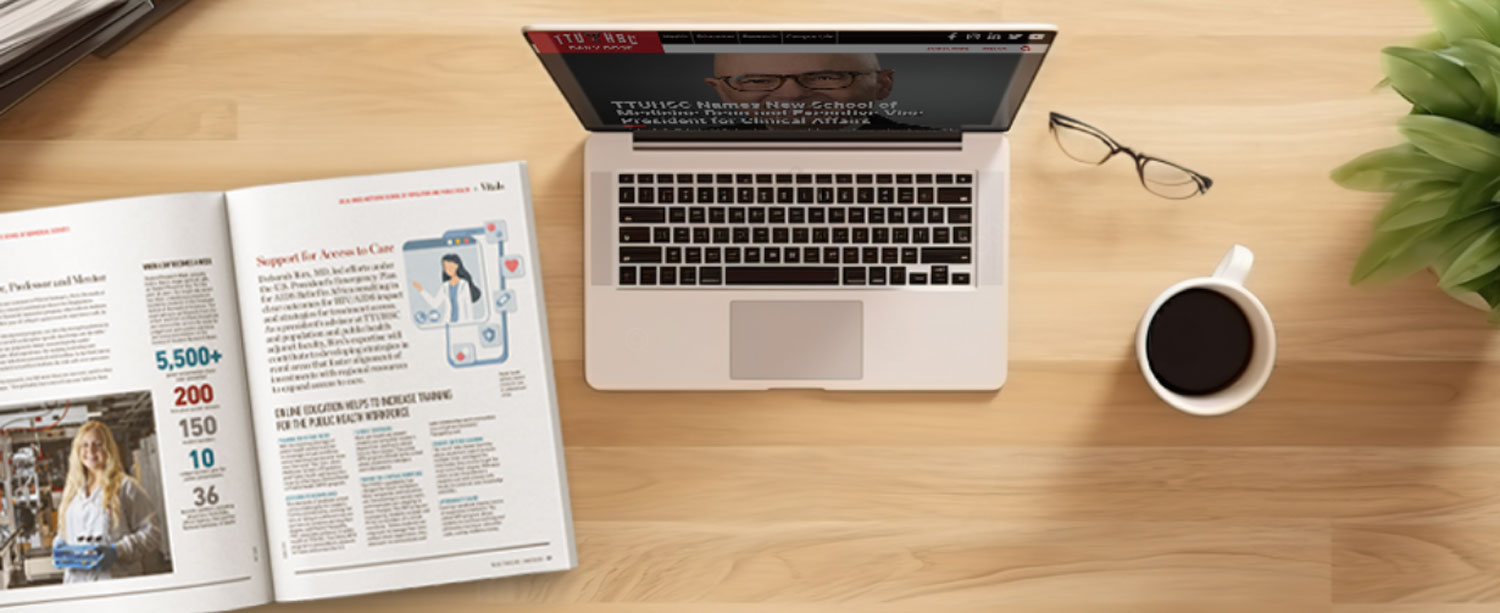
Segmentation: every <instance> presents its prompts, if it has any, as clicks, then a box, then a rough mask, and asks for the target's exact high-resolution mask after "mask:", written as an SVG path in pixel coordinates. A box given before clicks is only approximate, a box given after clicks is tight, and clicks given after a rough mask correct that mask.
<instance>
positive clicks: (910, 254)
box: [901, 247, 917, 264]
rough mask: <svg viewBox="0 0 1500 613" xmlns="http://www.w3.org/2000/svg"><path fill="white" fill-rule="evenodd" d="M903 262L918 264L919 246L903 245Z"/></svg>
mask: <svg viewBox="0 0 1500 613" xmlns="http://www.w3.org/2000/svg"><path fill="white" fill-rule="evenodd" d="M901 263H902V264H916V263H917V248H916V247H902V248H901Z"/></svg>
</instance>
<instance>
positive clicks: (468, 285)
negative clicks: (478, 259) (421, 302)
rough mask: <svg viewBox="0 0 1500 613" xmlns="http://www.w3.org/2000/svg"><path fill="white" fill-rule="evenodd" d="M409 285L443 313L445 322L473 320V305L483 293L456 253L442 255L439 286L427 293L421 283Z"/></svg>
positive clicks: (414, 282)
mask: <svg viewBox="0 0 1500 613" xmlns="http://www.w3.org/2000/svg"><path fill="white" fill-rule="evenodd" d="M411 285H412V287H415V288H417V293H419V294H421V295H422V298H423V299H425V300H426V301H427V306H429V307H432V308H434V309H437V311H438V312H439V313H442V314H443V317H444V321H445V322H446V323H460V322H466V321H473V320H474V308H475V305H478V304H479V298H480V297H481V296H482V295H483V292H480V291H479V288H478V287H475V286H474V279H473V278H472V277H470V276H469V271H468V270H467V269H465V268H464V262H463V260H461V259H459V257H458V254H456V253H449V254H447V255H444V256H443V284H442V286H441V287H439V288H438V289H436V290H435V291H433V292H431V293H428V292H427V291H426V290H424V289H422V284H421V283H418V282H416V281H412V282H411Z"/></svg>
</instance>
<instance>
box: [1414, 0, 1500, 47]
mask: <svg viewBox="0 0 1500 613" xmlns="http://www.w3.org/2000/svg"><path fill="white" fill-rule="evenodd" d="M1422 6H1423V7H1425V8H1426V9H1427V14H1428V15H1429V16H1431V17H1432V22H1433V23H1435V24H1437V27H1438V31H1439V32H1442V33H1443V37H1445V38H1447V39H1448V40H1450V41H1455V40H1461V39H1465V38H1487V37H1488V33H1487V32H1486V30H1487V29H1488V27H1489V26H1490V25H1491V24H1489V23H1486V18H1488V19H1491V20H1493V19H1494V18H1495V12H1494V9H1493V8H1491V7H1488V6H1485V5H1483V3H1469V2H1462V1H1458V0H1423V2H1422ZM1494 25H1496V26H1500V24H1494Z"/></svg>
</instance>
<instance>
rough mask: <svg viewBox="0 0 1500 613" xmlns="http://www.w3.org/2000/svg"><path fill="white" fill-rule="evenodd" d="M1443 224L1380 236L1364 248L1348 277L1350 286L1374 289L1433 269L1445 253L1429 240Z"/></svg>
mask: <svg viewBox="0 0 1500 613" xmlns="http://www.w3.org/2000/svg"><path fill="white" fill-rule="evenodd" d="M1440 227H1441V224H1438V223H1428V224H1423V225H1419V226H1412V227H1409V228H1402V229H1400V230H1396V231H1393V232H1380V233H1377V234H1376V235H1375V238H1374V239H1373V240H1371V241H1370V244H1369V245H1367V246H1365V250H1364V252H1363V253H1361V254H1360V256H1359V260H1358V261H1356V262H1355V263H1354V271H1353V272H1352V273H1350V275H1349V283H1350V284H1351V285H1373V284H1378V283H1386V282H1389V281H1395V280H1396V279H1401V278H1404V277H1407V276H1410V275H1411V274H1412V273H1415V272H1417V271H1419V270H1422V269H1423V268H1427V267H1428V266H1431V265H1432V261H1433V260H1434V259H1435V258H1436V257H1437V256H1438V254H1439V253H1441V252H1442V248H1441V246H1439V245H1438V244H1437V243H1435V242H1432V241H1430V240H1428V239H1429V238H1430V237H1432V236H1433V235H1435V234H1436V233H1437V231H1438V230H1439V229H1440Z"/></svg>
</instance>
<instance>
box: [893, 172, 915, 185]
mask: <svg viewBox="0 0 1500 613" xmlns="http://www.w3.org/2000/svg"><path fill="white" fill-rule="evenodd" d="M911 180H912V176H911V175H905V174H903V175H896V183H906V184H910V183H911Z"/></svg>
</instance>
